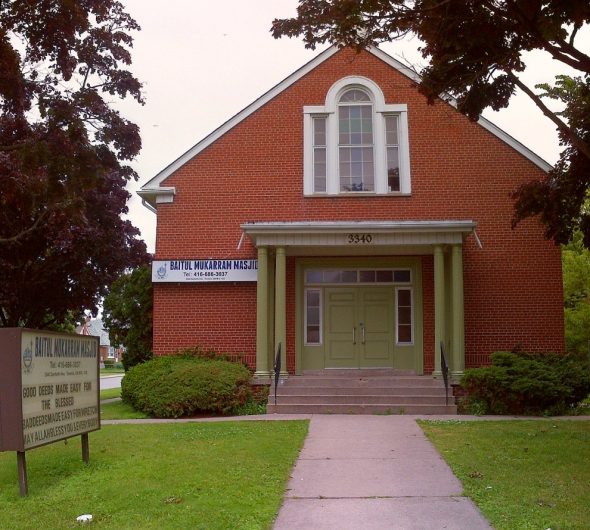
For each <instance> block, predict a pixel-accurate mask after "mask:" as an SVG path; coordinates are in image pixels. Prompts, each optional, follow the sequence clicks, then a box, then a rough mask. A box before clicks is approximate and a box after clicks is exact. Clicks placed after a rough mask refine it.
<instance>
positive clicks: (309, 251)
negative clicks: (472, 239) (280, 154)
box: [241, 220, 476, 256]
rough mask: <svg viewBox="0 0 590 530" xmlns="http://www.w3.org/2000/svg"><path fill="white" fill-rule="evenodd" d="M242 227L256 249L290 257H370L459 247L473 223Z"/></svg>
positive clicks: (265, 224)
mask: <svg viewBox="0 0 590 530" xmlns="http://www.w3.org/2000/svg"><path fill="white" fill-rule="evenodd" d="M241 226H242V229H243V230H244V233H246V234H247V235H248V236H249V237H250V238H251V239H252V241H253V242H254V244H255V245H256V246H257V247H285V249H286V251H287V254H289V255H297V256H305V255H316V256H317V255H321V256H334V255H361V256H371V255H403V254H405V255H409V254H429V253H432V252H433V248H434V245H453V244H462V243H463V239H464V238H465V237H466V236H467V235H469V234H470V233H471V232H473V231H474V229H475V227H476V223H475V222H474V221H471V220H445V221H315V222H314V221H309V222H308V221H303V222H301V221H299V222H262V223H245V224H242V225H241Z"/></svg>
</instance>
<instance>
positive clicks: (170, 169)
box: [142, 46, 338, 189]
mask: <svg viewBox="0 0 590 530" xmlns="http://www.w3.org/2000/svg"><path fill="white" fill-rule="evenodd" d="M337 51H338V48H337V47H336V46H331V47H330V48H328V49H326V50H324V51H323V52H322V53H320V54H319V55H318V56H317V57H315V58H313V59H312V60H311V61H309V62H308V63H306V64H305V65H303V66H302V67H301V68H299V69H298V70H296V71H295V72H293V73H292V74H291V75H290V76H289V77H287V78H285V79H283V81H281V82H280V83H279V84H278V85H275V86H274V87H273V88H271V89H270V90H269V91H268V92H266V93H265V94H263V95H262V96H260V97H259V98H258V99H256V100H255V101H253V102H252V103H250V105H248V106H247V107H246V108H244V109H242V110H241V111H240V112H238V113H237V114H236V115H235V116H233V117H232V118H230V119H229V120H227V121H226V122H225V123H224V124H222V125H221V126H219V127H218V128H217V129H215V130H214V131H213V132H212V133H210V134H209V135H207V136H205V138H203V139H202V140H201V141H200V142H198V143H197V144H196V145H194V146H193V147H191V148H190V149H189V150H188V151H187V152H186V153H184V154H183V155H181V156H180V157H179V158H177V159H176V160H175V161H174V162H172V163H171V164H170V165H168V166H167V167H165V168H164V169H163V170H162V171H160V172H159V173H158V174H157V175H156V176H155V177H154V178H152V179H151V180H149V181H148V182H147V183H146V184H145V185H144V186H142V189H143V188H148V187H149V188H154V187H158V186H159V185H160V183H161V182H162V181H163V180H164V179H165V178H167V177H169V176H170V175H171V174H172V173H174V172H175V171H176V170H177V169H180V168H181V167H182V166H183V165H184V164H186V163H187V162H188V161H189V160H190V159H191V158H193V157H194V156H196V155H197V154H198V153H200V152H201V151H202V150H203V149H205V148H206V147H208V146H210V145H211V144H212V143H213V142H215V141H216V140H218V139H219V138H220V137H221V136H223V135H224V134H225V133H226V132H228V131H229V130H230V129H232V128H233V127H235V126H236V125H237V124H238V123H240V122H241V121H244V120H245V119H246V118H247V117H248V116H250V114H253V113H254V112H256V111H257V110H258V109H259V108H261V107H262V106H264V105H266V104H267V103H268V102H269V101H270V100H271V99H273V98H275V97H276V96H278V95H279V94H280V93H281V92H283V91H284V90H286V89H287V88H289V87H290V86H291V85H292V84H294V83H296V82H297V81H299V79H301V78H302V77H303V76H305V75H307V74H308V73H309V72H311V71H312V70H313V69H314V68H315V67H316V66H318V65H320V64H321V63H323V62H324V61H325V60H326V59H328V58H329V57H332V55H334V54H335V53H336V52H337Z"/></svg>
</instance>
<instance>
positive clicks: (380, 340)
mask: <svg viewBox="0 0 590 530" xmlns="http://www.w3.org/2000/svg"><path fill="white" fill-rule="evenodd" d="M324 296H325V314H324V323H325V325H324V330H325V344H326V349H325V367H326V368H391V367H393V353H394V351H393V344H394V311H393V308H394V305H393V300H394V291H393V288H391V287H388V288H386V287H350V288H348V287H346V288H340V287H338V288H327V289H326V290H325V293H324Z"/></svg>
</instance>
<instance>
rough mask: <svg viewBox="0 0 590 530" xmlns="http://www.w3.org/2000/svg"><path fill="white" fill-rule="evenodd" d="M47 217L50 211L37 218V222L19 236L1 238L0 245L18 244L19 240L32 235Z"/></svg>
mask: <svg viewBox="0 0 590 530" xmlns="http://www.w3.org/2000/svg"><path fill="white" fill-rule="evenodd" d="M47 215H49V210H45V211H44V212H43V213H41V215H40V216H39V217H37V219H36V220H35V222H34V223H33V224H32V225H31V226H29V227H28V228H25V229H24V230H22V231H21V232H19V233H18V234H16V235H14V236H11V237H0V244H6V243H15V242H18V240H19V239H21V238H22V237H24V236H26V235H27V234H29V233H31V232H32V231H33V230H35V229H36V228H37V227H38V226H39V225H40V224H41V221H43V219H44V218H45V217H47Z"/></svg>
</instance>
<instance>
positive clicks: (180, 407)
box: [121, 352, 252, 418]
mask: <svg viewBox="0 0 590 530" xmlns="http://www.w3.org/2000/svg"><path fill="white" fill-rule="evenodd" d="M250 380H251V374H250V372H249V370H248V369H247V368H246V367H245V366H244V365H242V364H239V363H236V362H230V361H227V360H225V359H222V358H214V357H212V358H208V357H205V356H200V355H190V354H189V355H187V354H186V352H185V354H183V355H168V356H162V357H157V358H154V359H152V360H151V361H147V362H145V363H142V364H139V365H136V366H134V367H133V368H131V369H130V370H129V371H128V372H127V374H126V375H125V377H124V378H123V382H122V384H121V389H122V390H121V397H122V398H123V401H124V402H126V403H129V404H130V405H132V406H133V407H134V408H135V409H137V410H140V411H142V412H144V413H146V414H148V415H150V416H153V417H156V418H179V417H181V416H194V415H197V414H203V413H211V414H229V413H231V412H232V411H234V410H236V409H237V408H239V407H242V406H243V405H244V404H245V403H246V402H248V401H249V400H250V398H251V395H252V394H251V393H252V390H251V386H250Z"/></svg>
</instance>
